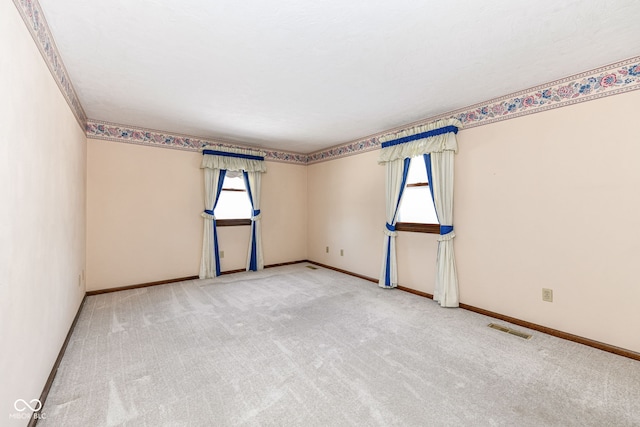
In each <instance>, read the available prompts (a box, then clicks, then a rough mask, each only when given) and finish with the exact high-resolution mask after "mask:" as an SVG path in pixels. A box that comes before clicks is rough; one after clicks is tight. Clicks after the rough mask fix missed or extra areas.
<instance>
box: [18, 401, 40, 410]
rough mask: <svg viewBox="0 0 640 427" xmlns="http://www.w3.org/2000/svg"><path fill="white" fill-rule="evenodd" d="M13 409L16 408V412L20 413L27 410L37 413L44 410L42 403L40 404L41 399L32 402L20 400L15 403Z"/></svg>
mask: <svg viewBox="0 0 640 427" xmlns="http://www.w3.org/2000/svg"><path fill="white" fill-rule="evenodd" d="M32 405H33V406H32ZM13 407H14V408H16V411H18V412H24V411H26V410H27V409H29V410H31V411H32V412H36V411H39V410H40V409H42V402H40V400H39V399H31V401H30V402H27V401H26V400H24V399H18V400H16V401H15V402H14V403H13Z"/></svg>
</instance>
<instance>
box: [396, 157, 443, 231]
mask: <svg viewBox="0 0 640 427" xmlns="http://www.w3.org/2000/svg"><path fill="white" fill-rule="evenodd" d="M397 222H414V223H419V224H438V216H437V215H436V210H435V208H434V206H433V200H432V199H431V192H430V191H429V185H428V179H427V168H426V166H425V164H424V158H423V157H422V156H419V157H414V158H412V159H411V164H410V165H409V175H408V177H407V186H406V187H405V189H404V195H403V196H402V202H401V203H400V208H399V209H398V218H397Z"/></svg>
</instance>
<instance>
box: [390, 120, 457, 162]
mask: <svg viewBox="0 0 640 427" xmlns="http://www.w3.org/2000/svg"><path fill="white" fill-rule="evenodd" d="M459 128H462V122H460V120H458V119H442V120H437V121H435V122H433V123H428V124H426V125H422V126H416V127H414V128H411V129H407V130H403V131H401V132H396V133H392V134H389V135H385V136H383V137H381V138H380V142H381V143H382V144H383V146H382V149H381V150H380V157H379V158H378V163H379V164H384V163H387V162H390V161H392V160H397V159H406V158H412V157H416V156H421V155H423V154H428V153H441V152H443V151H453V152H457V151H458V142H457V140H456V132H457V130H458V129H459ZM439 130H442V133H438V131H439ZM420 134H426V135H424V137H422V138H421V137H420ZM405 139H406V141H403V140H405Z"/></svg>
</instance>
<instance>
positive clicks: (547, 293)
mask: <svg viewBox="0 0 640 427" xmlns="http://www.w3.org/2000/svg"><path fill="white" fill-rule="evenodd" d="M542 301H546V302H553V289H547V288H542Z"/></svg>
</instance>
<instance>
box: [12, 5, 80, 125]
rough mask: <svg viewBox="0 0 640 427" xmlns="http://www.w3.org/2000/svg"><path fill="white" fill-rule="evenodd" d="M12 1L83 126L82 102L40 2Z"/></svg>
mask: <svg viewBox="0 0 640 427" xmlns="http://www.w3.org/2000/svg"><path fill="white" fill-rule="evenodd" d="M13 3H14V4H15V5H16V8H17V9H18V12H19V13H20V15H21V16H22V19H23V21H24V22H25V24H26V25H27V28H28V29H29V32H30V33H31V36H32V37H33V39H34V41H35V42H36V45H37V46H38V49H39V50H40V53H41V54H42V57H43V58H44V60H45V62H46V63H47V66H48V67H49V71H51V74H52V75H53V78H54V80H55V81H56V83H57V84H58V86H59V87H60V91H61V92H62V94H63V95H64V98H65V99H66V100H67V103H68V104H69V107H70V108H71V111H72V112H73V115H74V116H75V117H76V120H77V121H78V124H80V127H82V128H84V127H85V123H86V122H87V115H86V114H85V112H84V110H83V109H82V104H80V100H79V99H78V96H77V95H76V92H75V90H74V89H73V84H72V83H71V79H69V74H68V73H67V70H66V69H65V67H64V64H63V62H62V58H61V57H60V53H59V52H58V48H57V47H56V44H55V41H54V39H53V36H52V35H51V30H50V29H49V26H48V25H47V21H46V19H45V17H44V13H42V8H41V7H40V4H39V3H38V1H37V0H13Z"/></svg>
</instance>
